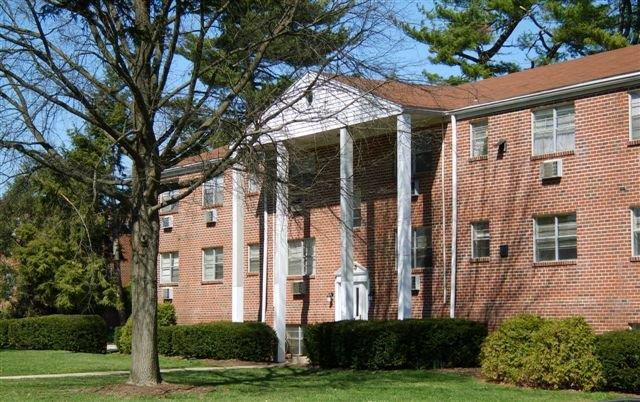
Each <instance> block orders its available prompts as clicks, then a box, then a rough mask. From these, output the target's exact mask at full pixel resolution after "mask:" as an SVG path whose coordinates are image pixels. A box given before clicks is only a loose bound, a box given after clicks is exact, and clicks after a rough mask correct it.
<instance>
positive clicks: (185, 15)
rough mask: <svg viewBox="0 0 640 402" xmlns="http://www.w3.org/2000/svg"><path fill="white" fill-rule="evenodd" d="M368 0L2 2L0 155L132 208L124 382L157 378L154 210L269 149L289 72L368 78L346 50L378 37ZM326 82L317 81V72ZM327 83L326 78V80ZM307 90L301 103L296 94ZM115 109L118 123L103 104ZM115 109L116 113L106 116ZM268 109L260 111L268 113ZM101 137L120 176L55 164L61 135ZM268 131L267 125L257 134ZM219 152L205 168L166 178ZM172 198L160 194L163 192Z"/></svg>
mask: <svg viewBox="0 0 640 402" xmlns="http://www.w3.org/2000/svg"><path fill="white" fill-rule="evenodd" d="M372 3H373V0H328V1H314V0H270V1H266V0H265V1H257V0H256V1H252V0H241V1H229V0H226V1H225V0H201V1H191V0H84V1H78V0H75V1H74V0H24V1H12V0H1V1H0V121H1V126H2V128H0V150H2V158H1V159H0V160H1V161H4V162H7V164H3V165H2V170H3V171H4V172H9V171H10V170H12V169H15V164H16V163H19V162H18V161H19V159H18V158H16V156H21V157H26V158H28V159H29V160H31V161H34V162H36V163H37V164H39V165H41V166H43V167H46V168H49V169H52V170H54V171H56V172H61V173H64V174H66V175H68V176H70V177H72V178H73V179H76V180H79V181H81V182H84V183H88V184H90V185H91V186H92V188H93V189H94V191H95V192H99V193H102V194H106V195H108V196H110V197H113V198H114V199H116V200H118V202H119V203H122V204H123V205H125V206H126V207H127V208H128V210H130V214H131V226H132V246H133V250H134V255H133V267H132V269H133V273H132V302H133V311H132V319H133V347H132V367H131V375H130V379H129V381H130V382H131V383H133V384H138V385H154V384H157V383H159V382H160V381H161V378H160V373H159V366H158V357H157V344H156V338H157V333H156V331H157V329H156V297H157V295H156V292H157V289H156V287H157V283H156V280H157V279H156V275H157V266H156V264H157V257H158V239H159V223H158V212H159V210H160V209H161V208H163V207H165V206H167V205H168V204H171V203H174V202H177V201H179V200H180V199H183V198H185V197H187V196H188V195H189V194H191V193H192V192H193V191H194V190H195V189H196V188H198V187H199V186H200V185H202V183H204V182H205V181H206V180H208V179H210V178H211V177H213V176H216V175H218V174H220V173H221V172H223V171H224V170H225V169H228V168H230V167H232V166H235V165H237V164H239V163H244V164H245V165H246V164H247V163H249V162H248V161H250V160H251V156H252V155H255V149H256V145H257V144H260V145H261V146H263V147H264V146H266V144H268V142H269V141H270V138H271V135H270V131H271V130H273V129H276V128H275V126H277V125H274V124H268V123H269V122H270V121H272V120H273V119H274V117H275V116H277V115H279V114H280V113H282V111H283V110H285V109H287V108H290V107H292V105H294V104H295V103H296V102H297V100H299V98H296V99H288V100H287V101H286V102H280V103H278V107H277V108H276V109H273V108H271V109H268V111H267V108H266V106H267V105H268V104H270V103H271V101H272V100H273V99H274V98H275V97H276V96H277V95H278V94H279V93H280V92H281V90H282V88H283V87H284V84H286V82H287V80H286V78H287V77H296V76H300V75H301V74H302V73H303V72H304V71H307V70H309V69H313V70H314V71H316V72H320V73H323V72H331V73H332V74H335V73H337V72H354V71H355V72H362V71H363V70H366V67H367V66H366V63H364V64H363V63H362V59H358V58H356V57H355V56H353V55H354V54H358V52H355V51H354V49H355V48H356V47H358V46H359V45H360V44H362V43H363V41H365V40H366V38H367V37H369V35H371V34H374V33H375V31H376V29H378V28H376V27H377V25H376V24H377V23H378V22H379V21H377V20H376V18H377V17H374V14H375V12H376V10H379V9H380V7H379V6H378V7H374V5H373V4H372ZM318 76H321V75H318ZM327 76H331V75H325V77H327ZM301 96H304V95H301ZM105 102H106V103H109V104H111V105H112V107H115V108H119V109H120V110H121V112H122V115H123V116H124V117H123V121H120V122H119V124H113V122H112V121H111V120H110V118H109V116H108V115H107V114H106V112H105V110H104V108H103V107H102V105H104V104H105ZM109 109H110V110H112V108H109ZM265 111H267V112H265ZM88 125H90V126H92V127H93V128H95V129H98V130H100V131H101V132H102V133H103V134H104V135H105V136H106V137H107V138H108V139H109V140H110V141H111V143H112V150H117V151H118V152H121V153H122V154H123V155H124V157H125V160H126V161H127V162H126V163H127V164H128V166H129V171H128V173H127V174H126V175H122V174H120V175H119V174H117V172H111V173H110V174H104V173H99V172H97V171H96V169H94V167H93V166H89V165H83V164H79V163H72V162H70V161H69V160H68V159H65V158H64V157H63V154H64V149H65V143H66V131H67V130H69V129H71V128H72V127H73V128H79V127H82V126H88ZM265 127H271V128H269V129H265ZM219 145H225V146H226V150H225V151H224V152H222V154H220V155H218V157H217V158H216V159H212V160H204V161H203V163H202V166H201V172H200V173H201V174H199V175H197V177H192V178H190V179H188V180H180V181H167V180H161V178H162V172H163V171H165V170H166V169H169V168H171V167H175V166H177V165H179V164H180V163H181V162H182V161H184V160H185V159H186V158H189V157H192V156H194V155H197V154H199V153H201V152H203V151H205V150H210V149H212V148H214V147H217V146H219ZM173 189H180V192H179V195H177V196H175V197H174V198H171V199H162V200H161V201H159V199H160V198H161V197H159V195H160V194H161V193H163V192H165V191H168V190H173Z"/></svg>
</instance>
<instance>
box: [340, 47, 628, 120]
mask: <svg viewBox="0 0 640 402" xmlns="http://www.w3.org/2000/svg"><path fill="white" fill-rule="evenodd" d="M631 73H640V45H635V46H628V47H625V48H621V49H617V50H612V51H608V52H602V53H598V54H594V55H590V56H585V57H582V58H579V59H575V60H569V61H565V62H561V63H556V64H550V65H547V66H541V67H536V68H532V69H529V70H523V71H520V72H517V73H512V74H508V75H504V76H501V77H495V78H488V79H485V80H480V81H476V82H470V83H467V84H462V85H459V86H449V85H422V84H411V83H405V82H399V81H383V80H369V79H364V78H355V77H336V79H337V80H339V81H340V82H343V83H345V84H347V85H351V86H354V87H356V88H359V89H360V90H363V91H366V92H369V93H372V94H374V95H377V96H380V97H382V98H385V99H387V100H390V101H392V102H395V103H397V104H399V105H401V106H404V107H408V108H423V109H433V110H440V111H447V110H455V109H460V108H465V107H471V106H479V105H483V104H487V103H491V102H499V101H504V100H507V99H511V98H516V97H520V96H526V95H532V94H536V93H540V92H545V91H550V90H554V89H560V88H564V87H570V86H573V85H578V84H583V83H587V82H591V81H597V80H602V79H606V78H611V77H616V76H622V75H625V74H631Z"/></svg>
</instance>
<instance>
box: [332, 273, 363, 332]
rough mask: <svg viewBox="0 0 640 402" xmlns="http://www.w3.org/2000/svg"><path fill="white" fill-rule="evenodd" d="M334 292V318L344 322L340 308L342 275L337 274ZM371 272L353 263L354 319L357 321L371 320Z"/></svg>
mask: <svg viewBox="0 0 640 402" xmlns="http://www.w3.org/2000/svg"><path fill="white" fill-rule="evenodd" d="M335 276H336V280H335V291H334V300H335V301H336V302H335V304H334V313H335V314H334V318H335V320H336V321H340V320H342V316H341V315H342V309H341V308H340V307H341V306H340V301H341V300H342V299H341V287H342V273H341V270H338V271H337V272H336V275H335ZM369 289H370V287H369V270H368V269H367V268H365V267H363V266H362V265H360V264H358V263H357V262H354V263H353V303H354V306H353V307H354V308H353V312H354V318H355V319H356V320H368V319H369Z"/></svg>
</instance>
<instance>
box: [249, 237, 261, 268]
mask: <svg viewBox="0 0 640 402" xmlns="http://www.w3.org/2000/svg"><path fill="white" fill-rule="evenodd" d="M248 249H249V258H248V261H249V268H248V272H249V273H252V274H257V273H260V245H259V244H251V245H249V248H248Z"/></svg>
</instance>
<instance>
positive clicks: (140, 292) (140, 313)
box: [129, 186, 162, 386]
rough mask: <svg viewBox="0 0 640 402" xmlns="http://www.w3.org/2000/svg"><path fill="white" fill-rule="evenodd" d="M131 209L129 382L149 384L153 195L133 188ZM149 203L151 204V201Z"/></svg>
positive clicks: (153, 367) (153, 363) (154, 352)
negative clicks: (131, 256)
mask: <svg viewBox="0 0 640 402" xmlns="http://www.w3.org/2000/svg"><path fill="white" fill-rule="evenodd" d="M135 187H136V186H134V194H133V197H134V200H133V201H134V207H133V211H132V223H133V227H132V239H131V242H132V243H131V244H132V247H133V264H132V281H131V301H132V306H131V310H132V311H131V320H132V324H133V326H132V338H131V341H132V342H131V373H130V376H129V383H130V384H135V385H144V386H152V385H157V384H159V383H160V382H161V381H162V379H161V377H160V365H159V363H158V342H157V336H158V334H157V326H156V322H157V316H156V313H157V266H156V265H157V260H158V238H159V225H158V213H157V211H153V212H151V207H152V206H153V205H154V204H155V200H157V198H156V197H155V196H153V195H150V194H149V191H148V190H149V189H148V188H147V189H145V191H144V192H142V191H140V192H138V191H135ZM151 200H154V201H153V204H152V201H151Z"/></svg>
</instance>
